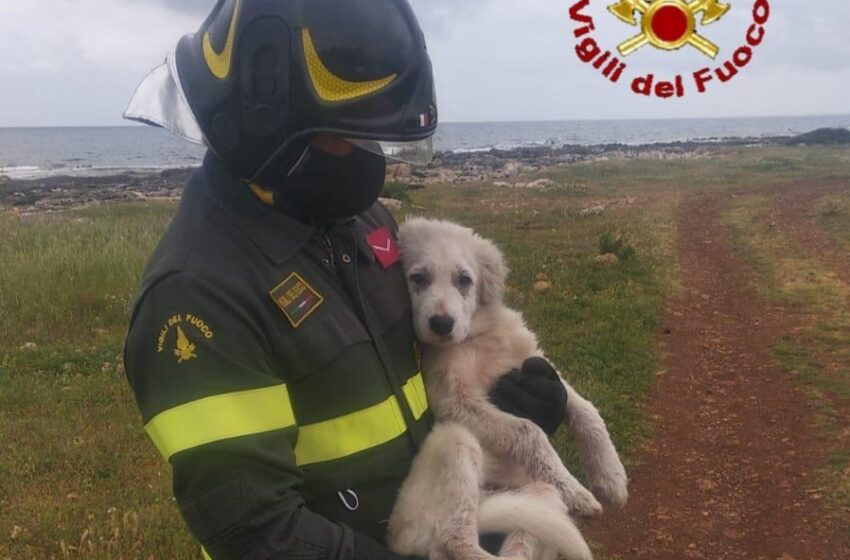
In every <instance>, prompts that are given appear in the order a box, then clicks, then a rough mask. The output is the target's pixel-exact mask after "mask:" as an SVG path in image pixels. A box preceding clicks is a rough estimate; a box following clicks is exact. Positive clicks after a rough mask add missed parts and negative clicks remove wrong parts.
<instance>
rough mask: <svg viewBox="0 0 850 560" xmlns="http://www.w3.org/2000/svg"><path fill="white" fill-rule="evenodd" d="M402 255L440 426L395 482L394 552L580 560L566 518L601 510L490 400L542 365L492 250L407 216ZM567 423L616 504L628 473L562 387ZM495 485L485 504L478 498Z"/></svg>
mask: <svg viewBox="0 0 850 560" xmlns="http://www.w3.org/2000/svg"><path fill="white" fill-rule="evenodd" d="M400 246H401V251H402V260H403V262H404V268H405V272H406V274H407V276H408V279H409V287H410V293H411V298H412V301H413V309H414V325H415V329H416V334H417V336H418V338H419V339H420V341H421V342H422V369H423V374H424V376H425V385H426V389H427V392H428V398H429V402H430V404H431V407H432V409H433V411H434V413H435V415H436V418H437V420H438V426H437V427H436V428H435V430H434V432H433V433H432V434H431V435H430V436H429V438H428V440H427V441H426V443H425V445H424V446H423V448H422V450H421V451H420V453H419V455H418V456H417V458H416V460H415V461H414V465H413V468H412V470H411V473H410V475H409V477H408V479H407V480H406V482H405V484H404V485H403V487H402V489H401V492H400V495H399V499H398V501H397V503H396V507H395V510H394V512H393V515H392V516H391V518H390V523H389V543H390V546H391V548H393V549H394V550H396V551H397V552H399V553H402V554H407V555H420V556H429V557H430V558H432V559H434V560H443V559H453V560H485V559H489V558H492V556H491V555H489V554H487V553H486V552H484V551H483V550H482V549H481V548H480V547H479V545H478V538H479V533H486V532H500V533H514V534H513V535H512V536H511V537H510V538H509V539H508V541H507V542H506V544H505V547H504V548H503V550H502V553H503V555H507V556H512V557H524V558H528V559H530V558H543V557H552V556H553V554H558V553H559V554H561V555H563V556H565V557H567V558H569V559H588V558H590V557H591V554H590V550H589V549H588V548H587V545H586V544H585V542H584V539H583V538H582V537H581V534H580V533H579V532H578V530H577V529H576V528H575V526H574V525H573V524H572V522H571V521H570V519H569V517H568V516H567V512H568V511H569V512H570V513H574V514H578V515H596V514H599V513H600V512H601V510H602V507H601V505H600V504H599V502H598V501H597V500H596V498H594V496H593V494H591V493H590V492H589V491H588V490H587V489H585V488H584V487H583V486H582V485H581V484H580V483H579V482H578V481H577V480H576V479H575V478H574V477H573V476H572V475H571V474H570V473H569V471H568V470H567V469H566V467H564V465H563V463H562V462H561V460H560V457H558V454H557V452H556V451H555V450H554V449H553V447H552V446H551V444H550V443H549V440H548V438H547V437H546V435H545V434H544V433H543V431H542V430H541V429H540V428H539V427H537V426H536V425H535V424H533V423H532V422H530V421H528V420H524V419H521V418H517V417H515V416H512V415H510V414H507V413H504V412H502V411H501V410H499V409H498V408H496V407H495V406H493V405H492V404H491V403H490V402H489V400H488V397H487V395H488V393H489V390H490V388H491V387H492V385H493V383H494V382H495V381H496V380H497V379H498V377H499V376H500V375H502V374H504V373H505V372H508V371H510V370H512V369H516V368H520V366H521V365H522V363H523V362H524V361H525V360H526V359H528V358H530V357H534V356H539V357H543V353H542V351H541V350H540V348H539V346H538V343H537V339H536V337H535V336H534V334H533V333H532V332H531V331H530V330H529V329H528V328H527V327H526V325H525V322H524V320H523V318H522V316H521V315H520V314H519V313H517V312H516V311H513V310H511V309H508V308H507V307H505V305H504V304H503V302H502V296H503V293H504V289H505V280H506V277H507V267H506V266H505V262H504V257H503V256H502V254H501V252H500V251H499V250H498V249H497V248H496V246H495V245H494V244H493V243H491V242H490V241H487V240H485V239H483V238H481V237H479V236H478V235H476V234H475V233H473V232H472V230H470V229H468V228H464V227H461V226H459V225H456V224H452V223H448V222H441V221H429V220H423V219H418V218H417V219H411V220H409V221H408V222H407V223H406V224H405V225H404V226H402V229H401V235H400ZM564 386H565V387H566V389H567V393H568V403H567V408H566V410H565V411H564V415H565V419H566V421H567V423H568V426H569V429H570V432H571V434H572V436H573V437H574V438H575V441H576V443H577V447H578V450H579V457H580V460H581V463H582V467H583V468H584V470H585V472H586V473H587V476H588V477H589V479H590V481H591V484H592V488H593V489H594V490H595V491H596V492H597V494H599V495H600V496H601V497H603V498H605V499H607V500H609V501H610V502H612V503H614V504H616V505H622V504H624V503H625V502H626V500H627V498H628V492H627V478H626V473H625V469H624V468H623V465H622V463H621V462H620V459H619V456H618V455H617V451H616V449H615V448H614V445H613V443H612V442H611V439H610V437H609V435H608V431H607V429H606V427H605V422H604V421H603V420H602V418H601V416H600V415H599V413H598V411H597V410H596V408H595V407H594V406H593V405H592V404H591V403H590V402H588V401H587V400H585V399H584V398H582V397H581V396H580V395H579V394H578V393H576V391H575V390H574V389H573V388H572V387H570V385H569V384H567V383H566V381H564ZM493 487H495V488H498V489H500V490H498V491H497V492H496V493H494V494H490V495H487V493H486V492H485V490H484V489H486V488H493Z"/></svg>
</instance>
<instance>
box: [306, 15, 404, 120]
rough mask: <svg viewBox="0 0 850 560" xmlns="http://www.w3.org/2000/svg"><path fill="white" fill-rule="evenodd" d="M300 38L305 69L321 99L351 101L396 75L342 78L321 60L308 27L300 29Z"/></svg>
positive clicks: (335, 101) (334, 101)
mask: <svg viewBox="0 0 850 560" xmlns="http://www.w3.org/2000/svg"><path fill="white" fill-rule="evenodd" d="M301 39H302V42H303V43H304V56H305V57H306V59H307V71H308V73H309V74H310V81H312V82H313V88H314V89H315V90H316V93H317V94H318V95H319V97H320V98H321V99H322V100H323V101H327V102H329V103H339V102H344V101H353V100H355V99H358V98H360V97H365V96H367V95H369V94H372V93H377V92H378V91H380V90H382V89H384V88H385V87H387V86H388V85H390V84H391V83H393V81H395V79H396V78H397V77H398V74H392V75H391V76H387V77H386V78H381V79H379V80H371V81H368V82H351V81H348V80H344V79H342V78H340V77H339V76H336V75H334V73H333V72H331V71H330V70H329V69H328V67H327V66H325V64H324V63H323V62H322V59H321V58H320V57H319V53H318V52H317V51H316V45H315V44H314V43H313V37H312V36H311V35H310V30H309V29H307V28H304V29H303V30H302V31H301Z"/></svg>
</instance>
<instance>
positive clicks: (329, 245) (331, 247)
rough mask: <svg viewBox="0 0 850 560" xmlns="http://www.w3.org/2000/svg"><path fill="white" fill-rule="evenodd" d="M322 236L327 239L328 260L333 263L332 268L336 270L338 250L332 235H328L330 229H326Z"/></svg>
mask: <svg viewBox="0 0 850 560" xmlns="http://www.w3.org/2000/svg"><path fill="white" fill-rule="evenodd" d="M322 236H323V238H324V241H325V251H327V253H328V262H329V263H330V265H331V268H333V269H334V270H336V252H335V251H334V245H333V242H332V241H331V236H330V235H328V230H324V231H323V232H322Z"/></svg>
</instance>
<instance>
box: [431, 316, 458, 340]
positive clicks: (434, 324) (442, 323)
mask: <svg viewBox="0 0 850 560" xmlns="http://www.w3.org/2000/svg"><path fill="white" fill-rule="evenodd" d="M428 325H429V326H430V327H431V330H432V331H434V334H436V335H438V336H443V337H445V336H449V335H450V334H452V331H453V330H454V328H455V320H454V319H453V318H452V317H449V316H448V315H434V316H433V317H431V320H430V321H429V322H428Z"/></svg>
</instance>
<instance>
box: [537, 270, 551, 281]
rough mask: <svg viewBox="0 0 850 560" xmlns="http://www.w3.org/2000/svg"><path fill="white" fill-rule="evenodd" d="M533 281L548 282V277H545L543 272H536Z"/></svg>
mask: <svg viewBox="0 0 850 560" xmlns="http://www.w3.org/2000/svg"><path fill="white" fill-rule="evenodd" d="M534 280H535V281H536V282H548V281H549V277H548V276H546V273H545V272H538V273H537V274H536V275H535V276H534Z"/></svg>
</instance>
